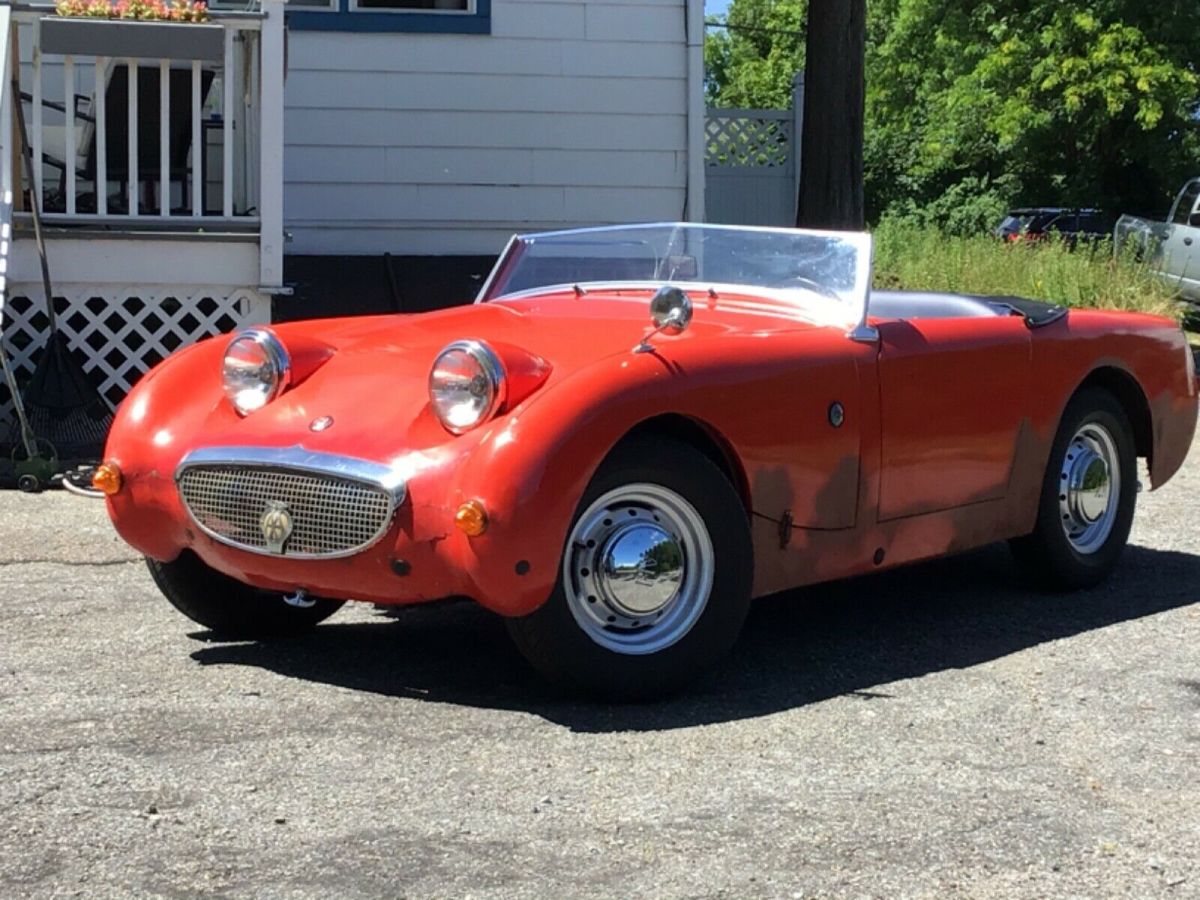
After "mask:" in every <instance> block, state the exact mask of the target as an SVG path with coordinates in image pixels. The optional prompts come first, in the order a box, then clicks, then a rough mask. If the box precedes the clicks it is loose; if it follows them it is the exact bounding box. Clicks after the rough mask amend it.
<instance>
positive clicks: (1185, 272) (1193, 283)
mask: <svg viewBox="0 0 1200 900" xmlns="http://www.w3.org/2000/svg"><path fill="white" fill-rule="evenodd" d="M1113 241H1114V243H1115V245H1116V249H1117V252H1118V253H1121V252H1128V251H1127V249H1126V248H1128V247H1129V245H1130V242H1133V250H1134V252H1135V253H1136V254H1137V255H1138V257H1139V258H1140V259H1145V260H1146V261H1147V262H1148V263H1149V264H1150V265H1151V266H1152V267H1153V268H1154V269H1155V270H1157V271H1158V273H1159V274H1160V275H1161V276H1162V277H1163V278H1164V279H1166V280H1167V281H1168V282H1170V283H1171V284H1172V285H1174V286H1175V287H1176V288H1177V289H1178V290H1179V294H1180V296H1182V297H1183V298H1184V299H1186V300H1190V301H1192V302H1193V303H1200V178H1194V179H1192V180H1191V181H1189V182H1188V183H1187V184H1185V185H1184V186H1183V189H1182V190H1181V191H1180V192H1179V194H1178V196H1176V197H1175V202H1174V203H1173V204H1172V205H1171V211H1170V213H1168V215H1167V221H1165V222H1154V221H1151V220H1149V219H1139V218H1137V217H1136V216H1121V218H1120V219H1118V220H1117V227H1116V230H1115V232H1114V235H1113Z"/></svg>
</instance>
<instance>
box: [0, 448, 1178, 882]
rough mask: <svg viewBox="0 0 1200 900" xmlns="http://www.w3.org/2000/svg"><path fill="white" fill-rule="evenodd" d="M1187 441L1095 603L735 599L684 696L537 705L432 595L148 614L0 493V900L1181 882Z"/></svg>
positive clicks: (992, 563)
mask: <svg viewBox="0 0 1200 900" xmlns="http://www.w3.org/2000/svg"><path fill="white" fill-rule="evenodd" d="M1198 490H1200V451H1195V452H1193V454H1192V458H1191V460H1190V461H1189V463H1188V466H1187V467H1186V468H1185V470H1184V471H1183V472H1182V473H1181V474H1180V475H1179V476H1177V478H1176V479H1175V480H1174V481H1173V482H1172V483H1171V484H1169V485H1168V486H1167V487H1166V488H1165V489H1164V490H1163V491H1161V492H1157V493H1154V494H1143V495H1142V496H1141V509H1140V512H1139V514H1138V517H1137V520H1136V524H1135V527H1134V534H1133V539H1132V543H1133V546H1132V547H1131V548H1130V549H1129V551H1128V552H1127V555H1126V557H1125V559H1124V562H1123V564H1122V566H1121V568H1120V570H1119V572H1118V574H1117V575H1116V576H1115V577H1114V578H1113V579H1112V581H1111V582H1110V583H1108V584H1107V585H1105V586H1103V587H1101V588H1099V589H1097V590H1094V591H1090V592H1086V593H1082V594H1077V595H1073V596H1070V597H1055V596H1047V595H1043V594H1038V593H1034V592H1032V591H1030V590H1029V589H1028V588H1027V587H1025V586H1023V585H1022V584H1021V583H1020V582H1019V580H1018V579H1017V576H1016V573H1015V571H1014V569H1013V567H1012V565H1011V563H1010V561H1009V558H1008V555H1007V552H1006V551H1005V549H1004V548H1003V547H992V548H988V549H986V550H983V551H981V552H977V553H973V554H970V555H968V556H965V557H961V558H958V559H953V560H945V561H941V562H938V563H934V564H930V565H923V566H918V567H913V568H910V569H905V570H902V571H898V572H892V573H886V574H882V575H877V576H873V577H870V578H865V579H860V580H858V581H855V582H851V583H845V584H840V585H834V586H829V587H823V588H819V589H812V590H806V591H802V592H796V593H793V594H790V595H787V596H783V597H778V598H772V599H769V600H765V601H762V602H760V603H759V604H757V607H756V609H755V611H754V612H753V613H752V615H751V618H750V621H749V623H748V625H747V628H746V632H745V634H744V636H743V639H742V641H741V643H740V645H739V647H738V649H737V651H736V653H735V655H734V656H733V658H732V659H731V660H730V661H729V662H728V663H727V664H726V665H725V666H723V667H722V668H721V670H720V671H718V672H717V673H715V674H714V675H713V676H712V677H710V678H709V679H707V680H706V681H705V682H703V683H702V684H701V685H700V686H699V687H698V688H697V690H696V691H695V692H693V693H692V694H690V695H689V696H687V697H685V698H683V699H680V700H677V701H674V702H671V703H667V704H661V705H652V706H642V707H633V708H619V707H600V706H594V705H584V704H578V703H573V702H567V701H564V700H561V699H557V698H555V697H554V696H553V695H552V694H551V693H549V692H548V691H547V690H546V689H545V688H544V687H543V686H542V685H541V684H540V683H539V681H538V680H537V679H536V677H535V676H533V675H532V674H531V673H530V672H529V671H528V670H527V669H526V667H525V665H524V664H523V662H522V661H521V659H520V658H519V657H518V656H517V655H516V653H515V651H514V650H513V649H512V648H511V647H510V645H509V643H508V642H507V639H506V637H505V634H504V630H503V627H502V625H501V623H500V622H499V621H497V620H495V619H493V618H491V617H490V616H488V615H487V614H485V613H483V612H482V611H480V610H478V609H476V608H474V607H472V606H470V605H466V604H459V605H448V606H442V607H437V608H429V609H420V610H414V611H408V612H404V613H402V614H400V615H399V616H398V617H397V618H389V617H385V616H382V615H379V614H377V613H376V612H375V611H374V610H372V609H370V608H365V607H359V608H354V609H346V610H343V611H342V612H341V613H340V614H339V615H338V616H336V617H335V618H334V619H333V620H331V621H330V622H329V623H327V624H325V625H323V626H321V627H320V628H319V629H317V630H316V631H315V632H314V633H313V634H312V635H311V636H307V637H304V638H300V639H296V640H292V641H289V642H283V643H276V644H271V645H264V644H258V643H233V644H230V643H216V642H212V641H210V640H209V638H208V636H207V634H206V633H205V632H203V631H200V630H198V629H197V627H196V626H193V625H191V624H190V623H188V622H187V621H186V620H184V619H182V618H181V617H180V616H178V615H177V614H175V613H174V612H173V611H172V610H171V609H170V608H169V607H168V605H167V603H166V602H165V601H164V600H162V599H161V598H160V597H159V595H158V594H157V593H156V591H155V589H154V587H153V585H152V584H151V582H150V578H149V576H148V574H147V572H146V570H145V568H144V566H143V565H141V564H140V562H138V561H137V560H136V559H135V558H134V557H133V555H132V554H131V553H130V552H129V551H128V550H127V549H126V548H125V547H124V546H123V545H121V544H120V542H119V541H118V540H117V538H116V536H115V535H114V534H113V532H112V529H111V528H110V527H109V525H108V523H107V521H106V519H105V517H104V512H103V509H102V507H101V505H100V504H98V503H89V502H87V501H83V500H78V499H75V498H72V497H69V496H66V495H63V494H61V493H55V494H47V495H43V496H39V497H28V496H24V495H19V494H15V493H2V494H0V577H2V579H3V585H4V587H5V590H4V592H3V599H2V600H0V635H2V637H0V897H5V898H7V897H17V896H58V895H63V896H76V895H78V896H86V897H107V896H126V895H137V896H162V897H185V896H198V895H206V894H218V895H228V896H241V897H309V896H336V897H339V898H342V897H345V898H350V897H360V896H378V895H387V896H413V897H467V896H474V897H550V896H555V897H557V896H582V895H606V896H619V897H629V896H637V895H650V896H661V897H668V896H706V897H736V898H744V897H745V898H753V897H783V898H793V897H799V898H809V897H842V896H846V897H881V898H892V897H938V898H945V897H1068V896H1077V897H1101V896H1104V897H1107V896H1114V897H1118V896H1119V897H1134V898H1148V897H1181V898H1182V897H1198V896H1200V812H1198V809H1200V776H1198V775H1197V772H1198V771H1200V765H1198V764H1200V665H1198V663H1197V659H1198V657H1197V653H1196V646H1197V644H1198V643H1200V603H1198V602H1197V601H1198V600H1200V592H1198V589H1197V587H1196V585H1197V584H1198V583H1200V532H1197V530H1196V528H1195V526H1194V522H1195V519H1194V516H1193V514H1192V510H1193V502H1192V500H1193V498H1194V497H1195V496H1196V494H1197V491H1198Z"/></svg>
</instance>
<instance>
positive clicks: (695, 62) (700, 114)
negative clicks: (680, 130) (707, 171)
mask: <svg viewBox="0 0 1200 900" xmlns="http://www.w3.org/2000/svg"><path fill="white" fill-rule="evenodd" d="M684 2H685V4H686V13H685V15H686V19H687V23H686V24H687V205H686V206H685V207H684V218H685V219H686V220H687V221H689V222H703V221H704V116H705V109H704V0H684Z"/></svg>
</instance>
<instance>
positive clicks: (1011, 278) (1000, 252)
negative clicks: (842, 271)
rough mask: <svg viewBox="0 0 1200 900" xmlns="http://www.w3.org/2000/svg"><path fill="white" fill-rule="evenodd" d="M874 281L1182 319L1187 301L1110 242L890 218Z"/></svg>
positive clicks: (879, 240) (878, 241)
mask: <svg viewBox="0 0 1200 900" xmlns="http://www.w3.org/2000/svg"><path fill="white" fill-rule="evenodd" d="M875 286H876V287H878V288H881V289H891V290H922V291H950V292H959V293H965V294H996V295H1009V296H1016V297H1026V298H1028V299H1031V300H1045V301H1047V302H1050V303H1059V304H1063V305H1066V306H1078V307H1094V308H1098V309H1121V310H1128V311H1134V312H1145V313H1153V314H1155V315H1161V316H1168V317H1170V318H1173V319H1176V320H1179V319H1181V318H1182V317H1183V306H1182V304H1181V303H1180V302H1179V301H1178V300H1177V299H1176V298H1175V296H1174V294H1173V292H1172V291H1171V289H1170V288H1169V287H1168V286H1167V285H1166V284H1164V283H1163V282H1162V281H1161V280H1160V279H1159V278H1158V277H1157V276H1155V274H1154V273H1153V272H1151V271H1150V270H1149V269H1148V268H1147V267H1146V265H1145V264H1144V263H1141V262H1138V261H1136V260H1134V259H1132V258H1122V259H1119V260H1118V259H1115V258H1114V255H1113V252H1112V245H1111V244H1110V243H1108V242H1107V241H1105V242H1101V243H1100V244H1099V245H1097V246H1095V247H1092V246H1084V245H1080V246H1079V247H1078V248H1077V249H1076V250H1071V249H1070V248H1069V247H1067V246H1066V245H1065V244H1063V243H1061V242H1055V241H1046V242H1040V241H1039V242H1036V243H1034V242H1023V243H1018V244H1006V243H1003V242H1002V241H1000V240H998V239H996V238H995V237H992V236H990V235H987V236H978V235H977V236H975V237H960V236H956V235H950V234H946V233H944V232H942V231H940V230H938V229H936V228H932V227H922V226H919V225H915V224H913V223H912V222H911V221H905V220H898V219H895V218H890V217H889V218H886V219H884V220H883V221H882V222H880V224H879V226H878V227H877V228H876V229H875Z"/></svg>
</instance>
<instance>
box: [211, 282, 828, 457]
mask: <svg viewBox="0 0 1200 900" xmlns="http://www.w3.org/2000/svg"><path fill="white" fill-rule="evenodd" d="M647 307H648V295H645V294H643V295H642V296H640V297H636V298H634V297H629V296H622V297H608V298H605V297H589V298H581V299H579V300H578V301H576V300H574V299H565V298H562V299H559V298H556V299H544V298H543V299H525V300H521V301H511V302H507V301H506V302H502V303H496V302H493V303H487V304H477V305H472V306H462V307H455V308H451V309H447V310H442V311H437V312H430V313H417V314H409V315H391V316H371V317H361V318H342V319H327V320H311V321H305V322H295V323H290V324H282V325H277V326H275V327H274V329H273V330H274V331H275V333H276V334H277V335H278V336H279V338H280V339H281V340H282V341H283V343H284V345H285V346H286V347H287V349H288V352H289V355H290V356H291V357H292V362H293V382H292V384H291V386H290V387H289V388H288V389H287V390H286V391H285V392H284V393H283V394H282V395H281V396H279V397H278V398H277V399H275V400H274V401H272V402H271V403H270V404H268V405H267V406H266V407H264V408H263V409H261V410H259V411H257V412H255V413H253V414H251V415H249V416H246V417H245V418H242V417H239V416H237V415H236V414H235V413H234V412H233V410H232V409H231V408H230V406H229V404H228V403H227V402H225V401H224V400H223V399H220V400H219V401H218V402H217V403H216V404H215V405H214V407H213V408H212V409H211V411H210V413H209V415H208V416H207V420H206V421H205V423H204V426H203V432H204V434H205V443H206V444H208V445H219V444H224V445H264V446H287V445H292V444H299V443H303V445H304V446H305V447H308V448H310V449H313V450H321V451H328V452H340V453H347V454H350V455H364V456H369V457H373V458H374V457H377V456H378V454H377V453H375V452H372V450H373V448H377V447H379V446H380V445H381V437H382V436H385V435H386V438H385V439H384V440H383V441H382V443H383V444H388V445H391V446H397V445H398V446H404V447H406V448H410V449H411V448H416V449H420V448H432V447H436V446H439V445H442V444H445V443H446V441H447V440H448V439H449V436H448V434H447V432H446V431H445V430H444V429H443V428H442V427H441V425H440V424H439V423H438V422H437V421H436V420H435V419H434V417H433V416H432V414H431V413H430V411H429V393H428V377H429V371H430V368H431V367H432V364H433V361H434V358H435V357H436V356H437V354H438V352H439V351H440V350H441V349H442V348H443V347H445V346H446V345H447V344H449V343H451V342H453V341H456V340H465V339H475V340H483V341H486V342H488V343H489V344H490V345H491V346H492V347H493V348H494V349H495V350H497V352H498V353H499V354H500V355H501V357H502V358H503V359H504V361H505V364H506V368H507V369H508V371H509V375H510V398H509V402H508V403H507V405H506V409H507V410H511V409H513V408H516V407H519V405H520V404H521V402H522V401H525V400H527V399H529V398H531V397H535V396H536V393H537V391H538V390H539V389H541V388H542V386H543V385H549V384H552V383H555V382H558V381H561V380H564V379H566V378H569V377H570V376H571V375H572V374H573V373H575V372H577V371H579V370H580V369H582V368H585V367H587V366H589V365H591V364H593V363H595V362H598V361H600V360H602V359H605V358H607V357H611V356H613V355H616V354H621V353H629V352H630V351H631V350H632V349H633V347H634V346H635V345H637V344H638V342H639V341H640V340H641V338H642V336H643V335H644V334H646V332H647V331H648V330H649V328H650V323H649V314H648V309H647ZM814 327H817V326H815V325H813V324H812V323H809V322H804V321H801V320H797V319H795V318H791V317H784V316H780V315H777V314H774V313H772V312H770V311H767V312H763V311H761V310H757V309H755V310H749V311H747V310H742V311H740V312H737V313H735V312H733V311H732V310H728V309H726V310H718V309H715V308H706V307H704V306H703V305H702V304H700V303H697V309H696V312H695V316H694V318H693V320H692V324H691V326H690V327H689V328H688V329H687V331H685V332H684V333H683V334H680V335H677V336H670V337H668V336H662V337H659V338H655V339H654V342H655V343H656V344H657V345H658V346H659V347H660V348H661V352H662V353H663V355H664V356H667V357H669V356H670V355H671V351H672V347H676V348H680V349H682V347H683V345H684V344H686V343H691V342H694V341H705V340H711V339H713V338H717V337H720V336H722V335H732V334H736V333H740V332H746V333H765V332H768V331H778V330H805V329H811V328H814ZM220 347H221V348H223V344H221V345H220ZM210 352H211V353H212V354H213V356H214V358H213V359H212V361H211V362H212V372H213V375H214V377H215V378H218V377H219V352H220V348H217V347H214V348H213V350H212V351H210ZM513 388H516V391H515V396H514V395H513V391H512V389H513ZM318 419H332V425H331V426H330V427H328V428H327V429H325V430H323V431H314V430H313V428H312V426H313V423H314V422H315V421H316V420H318ZM359 448H361V452H359Z"/></svg>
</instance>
